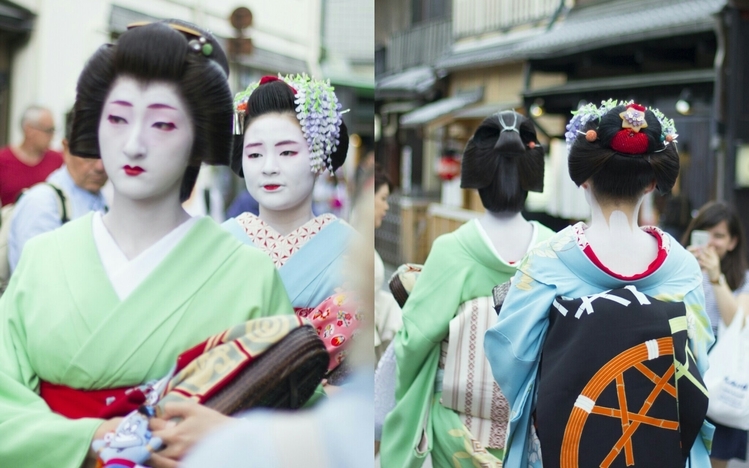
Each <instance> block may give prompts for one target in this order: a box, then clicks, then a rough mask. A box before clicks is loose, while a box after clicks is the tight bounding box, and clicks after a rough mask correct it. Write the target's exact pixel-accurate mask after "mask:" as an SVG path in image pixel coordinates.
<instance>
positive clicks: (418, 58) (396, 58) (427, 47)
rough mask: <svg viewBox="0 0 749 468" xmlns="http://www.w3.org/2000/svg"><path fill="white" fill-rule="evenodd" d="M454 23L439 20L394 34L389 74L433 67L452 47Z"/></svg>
mask: <svg viewBox="0 0 749 468" xmlns="http://www.w3.org/2000/svg"><path fill="white" fill-rule="evenodd" d="M451 41H452V21H450V20H449V19H447V20H445V19H439V20H433V21H428V22H425V23H419V24H418V25H416V26H413V27H411V28H410V29H407V30H406V31H403V32H400V33H397V34H394V35H393V36H392V38H391V41H390V47H388V50H387V69H388V71H389V72H394V71H401V70H405V69H407V68H410V67H415V66H418V65H431V64H432V63H434V62H435V61H436V60H437V59H438V58H439V57H441V56H442V54H444V53H445V51H446V50H447V49H448V48H449V47H450V44H451Z"/></svg>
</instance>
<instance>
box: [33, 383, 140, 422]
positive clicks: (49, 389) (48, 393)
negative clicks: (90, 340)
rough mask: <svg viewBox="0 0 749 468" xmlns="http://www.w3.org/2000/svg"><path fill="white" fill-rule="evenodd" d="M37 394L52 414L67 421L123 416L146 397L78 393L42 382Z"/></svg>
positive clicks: (134, 391)
mask: <svg viewBox="0 0 749 468" xmlns="http://www.w3.org/2000/svg"><path fill="white" fill-rule="evenodd" d="M39 394H40V395H41V397H42V398H43V399H44V401H45V402H47V405H48V406H49V407H50V409H51V410H52V411H54V412H55V413H57V414H61V415H63V416H65V417H66V418H70V419H80V418H101V419H109V418H114V417H116V416H125V415H127V414H129V413H130V412H131V411H133V410H136V409H138V407H139V406H140V405H142V404H143V403H144V402H145V401H146V396H145V395H144V394H143V392H142V391H141V390H140V389H138V388H133V387H120V388H108V389H105V390H78V389H75V388H70V387H66V386H65V385H57V384H52V383H49V382H45V381H43V380H42V382H41V384H40V386H39ZM107 403H111V404H107Z"/></svg>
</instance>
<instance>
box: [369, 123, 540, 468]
mask: <svg viewBox="0 0 749 468" xmlns="http://www.w3.org/2000/svg"><path fill="white" fill-rule="evenodd" d="M543 154H544V153H543V149H542V147H541V146H540V145H539V144H538V141H537V140H536V133H535V129H534V128H533V124H532V122H531V121H530V120H528V119H526V118H525V117H523V116H522V115H520V114H518V113H516V112H514V111H505V112H499V113H497V114H494V115H492V116H490V117H488V118H486V119H485V120H484V121H483V122H482V124H481V125H480V126H479V128H478V129H477V130H476V133H475V134H474V135H473V137H472V138H471V140H470V141H469V142H468V145H467V146H466V149H465V152H464V154H463V160H462V173H461V186H462V187H463V188H476V189H478V191H479V195H480V197H481V201H482V203H483V205H484V207H485V208H486V213H485V214H484V215H483V216H482V217H481V218H479V219H476V220H473V221H470V222H468V223H466V224H464V225H463V226H461V227H460V228H459V229H458V230H456V231H455V232H452V233H450V234H445V235H443V236H441V237H439V238H438V239H437V240H436V241H435V242H434V245H433V246H432V250H431V252H430V254H429V257H428V258H427V260H426V263H425V264H424V268H423V270H422V273H421V275H420V276H419V280H418V282H417V283H416V285H415V287H414V289H413V291H412V293H411V295H410V296H409V298H408V301H407V302H406V304H405V307H404V309H403V327H402V328H401V330H400V331H399V332H398V334H397V335H396V337H395V340H394V341H393V343H394V344H395V355H396V362H397V372H398V377H397V384H396V405H395V408H394V409H393V410H392V412H390V414H389V415H388V416H387V418H386V419H385V424H384V427H383V430H382V440H381V445H380V454H381V460H382V466H387V467H391V466H392V467H396V466H397V467H418V466H421V464H422V463H423V462H424V459H425V457H426V456H427V454H429V453H431V456H432V461H433V465H434V466H439V467H446V466H465V467H472V466H479V465H480V466H500V460H501V457H502V449H503V447H504V437H502V436H501V431H503V427H504V426H505V425H506V423H507V414H506V409H507V406H506V402H504V405H503V401H502V400H504V399H503V397H502V396H501V394H499V390H498V388H495V387H496V386H495V385H493V381H492V380H491V375H490V374H488V373H487V372H480V371H479V372H475V373H474V372H472V373H471V375H466V374H461V378H459V379H456V380H457V382H455V384H454V387H453V388H451V389H450V391H454V392H455V393H456V394H457V395H458V396H457V397H455V398H447V397H446V395H445V393H444V392H443V387H444V389H445V390H446V391H447V390H448V387H447V385H450V384H449V382H450V381H451V377H452V375H450V374H460V371H459V370H460V368H461V366H460V365H457V366H456V369H458V371H457V372H454V373H450V372H448V371H447V370H446V369H445V367H449V366H450V362H451V361H454V360H456V359H457V360H458V361H459V360H460V359H461V358H465V357H466V356H468V355H469V354H471V353H470V351H469V352H467V353H461V351H462V350H461V349H460V347H459V344H460V343H459V342H460V341H461V340H459V339H457V338H460V337H465V336H466V335H462V336H461V334H460V333H459V332H456V333H453V331H454V330H457V329H460V328H461V327H460V324H459V323H458V321H456V320H453V318H454V317H456V314H457V312H458V311H459V308H461V310H462V309H463V308H465V305H464V304H469V305H470V306H471V307H469V308H473V312H474V313H472V314H469V316H470V318H469V319H468V321H469V322H470V323H471V324H472V325H474V324H476V323H475V322H476V321H475V320H473V319H474V318H477V317H478V318H480V319H481V320H483V323H481V324H476V325H478V326H479V328H480V326H484V327H488V326H490V325H491V324H492V323H494V321H496V314H495V312H494V311H493V310H492V309H491V305H490V306H489V310H488V311H487V310H486V309H487V308H486V304H487V300H488V296H491V294H492V288H493V287H494V286H495V285H497V284H500V283H503V282H505V281H507V280H509V279H510V278H511V277H512V276H513V275H514V274H515V264H516V263H517V262H518V261H519V260H521V259H522V258H523V256H524V255H525V253H526V252H527V251H528V250H529V249H530V248H531V247H532V246H533V245H535V244H536V242H538V241H541V240H543V239H546V238H547V237H549V236H551V235H552V234H553V233H552V231H550V230H549V229H548V228H546V227H544V226H542V225H540V224H538V223H536V222H528V221H527V220H525V218H523V216H522V214H521V213H520V211H521V210H522V208H523V205H524V204H525V199H526V197H527V194H528V191H529V190H532V191H538V192H540V191H542V190H543V170H544V161H543ZM482 314H483V315H482ZM467 336H468V339H465V340H462V343H464V344H465V345H466V346H468V347H469V348H472V349H473V350H474V351H475V350H479V352H478V353H472V354H473V355H474V356H475V359H473V360H471V359H468V363H467V365H468V367H470V368H472V369H484V370H487V371H488V362H486V359H485V358H484V356H483V353H481V352H480V350H482V349H483V344H482V343H483V332H481V331H476V330H474V333H472V334H469V335H467ZM446 339H447V340H448V342H444V340H446ZM456 347H457V348H456ZM441 349H442V350H443V351H445V350H446V351H447V353H446V356H444V358H443V359H441V354H444V352H443V353H441ZM479 373H480V374H481V376H479V375H478V374H479ZM487 383H488V385H489V386H488V388H486V389H484V390H485V391H484V392H483V393H481V395H480V394H479V393H480V392H479V390H480V389H479V387H481V386H483V385H484V384H487ZM472 389H475V390H476V391H475V394H474V393H472ZM466 391H467V394H466ZM468 394H470V396H469V399H474V400H475V402H476V403H479V400H481V402H486V403H487V404H486V405H485V407H486V409H488V410H490V411H489V412H490V414H482V413H481V411H477V410H476V408H475V405H472V404H471V402H469V404H468V405H467V406H466V405H463V403H465V396H468ZM454 403H457V404H454ZM464 406H465V407H464ZM503 407H504V411H503ZM453 408H457V409H453Z"/></svg>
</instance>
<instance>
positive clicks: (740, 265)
mask: <svg viewBox="0 0 749 468" xmlns="http://www.w3.org/2000/svg"><path fill="white" fill-rule="evenodd" d="M681 242H682V244H684V245H689V246H688V247H687V250H689V251H690V252H692V253H693V254H694V256H695V257H696V258H697V262H698V263H699V264H700V268H701V269H702V288H703V289H704V291H705V309H706V311H707V315H708V316H709V317H710V324H711V325H712V327H713V332H716V336H717V330H718V320H723V323H724V324H726V325H728V324H730V323H731V322H732V321H733V318H734V314H735V313H736V311H737V310H738V308H739V307H742V308H743V310H744V311H746V310H749V271H747V262H746V252H745V250H744V243H745V241H744V231H743V229H742V227H741V222H740V220H739V217H738V215H737V214H736V211H735V210H734V209H733V208H732V207H731V206H730V205H728V204H726V203H724V202H710V203H708V204H706V205H704V206H703V207H702V208H700V211H699V212H698V213H697V216H696V217H695V218H694V219H693V220H692V222H691V223H690V224H689V227H688V228H687V231H686V233H685V234H684V238H683V239H682V241H681ZM713 424H715V436H714V438H713V450H712V452H711V454H710V462H711V463H712V466H713V468H723V467H725V466H727V464H728V460H730V459H732V458H738V459H740V460H744V459H745V458H746V449H747V431H744V430H741V429H735V428H732V427H727V426H723V425H721V424H718V423H715V422H713Z"/></svg>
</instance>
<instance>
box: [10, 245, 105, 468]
mask: <svg viewBox="0 0 749 468" xmlns="http://www.w3.org/2000/svg"><path fill="white" fill-rule="evenodd" d="M28 260H29V256H28V255H24V256H23V258H22V259H21V262H20V263H19V266H18V269H17V270H16V272H15V273H14V275H13V278H12V280H11V282H10V285H9V287H8V289H7V291H6V292H5V294H4V295H3V296H2V298H1V299H0V441H2V442H1V443H0V466H18V467H23V466H34V467H37V468H79V467H80V466H81V464H82V463H83V461H84V459H85V457H86V454H87V453H88V450H89V446H90V444H91V440H92V438H93V434H94V432H95V431H96V428H97V427H98V426H99V425H100V424H101V423H102V420H100V419H89V418H85V419H78V420H71V419H67V418H65V417H63V416H60V415H58V414H55V413H53V412H52V411H51V410H50V409H49V407H48V406H47V404H46V403H45V402H44V400H43V399H42V398H41V397H40V396H39V395H38V394H37V393H36V388H37V386H38V383H39V379H38V377H37V376H36V374H35V372H34V369H33V368H32V366H31V364H30V360H29V354H28V353H29V351H30V350H29V349H28V348H27V345H26V338H25V330H24V326H23V321H22V317H23V311H22V310H19V306H18V305H19V304H20V303H21V301H19V300H18V297H17V294H16V287H17V285H18V283H19V280H20V279H22V278H23V276H24V275H27V274H33V273H32V272H31V268H27V267H31V265H30V264H29V263H28Z"/></svg>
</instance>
